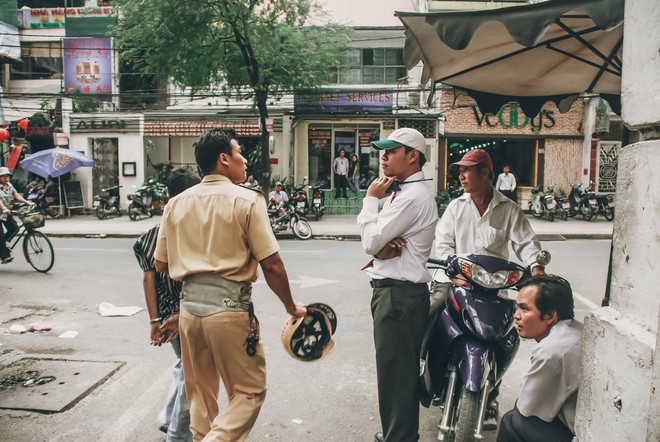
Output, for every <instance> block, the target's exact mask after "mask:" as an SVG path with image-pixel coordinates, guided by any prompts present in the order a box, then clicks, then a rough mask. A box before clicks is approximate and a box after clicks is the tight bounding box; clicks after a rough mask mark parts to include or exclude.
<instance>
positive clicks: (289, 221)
mask: <svg viewBox="0 0 660 442" xmlns="http://www.w3.org/2000/svg"><path fill="white" fill-rule="evenodd" d="M268 217H269V218H270V226H271V227H272V228H273V232H274V233H279V232H283V231H285V230H287V229H291V231H292V232H293V234H294V235H295V236H296V238H298V239H310V238H311V237H312V227H311V226H310V225H309V223H308V222H307V218H305V214H304V213H303V212H302V211H299V210H298V208H297V207H294V205H292V204H289V203H288V202H287V203H284V204H283V205H281V206H277V205H276V204H275V203H274V202H272V201H271V202H270V203H269V204H268Z"/></svg>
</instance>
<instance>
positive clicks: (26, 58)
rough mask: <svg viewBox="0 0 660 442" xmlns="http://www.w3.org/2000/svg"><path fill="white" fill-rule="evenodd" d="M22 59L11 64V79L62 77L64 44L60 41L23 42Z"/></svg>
mask: <svg viewBox="0 0 660 442" xmlns="http://www.w3.org/2000/svg"><path fill="white" fill-rule="evenodd" d="M21 59H22V60H21V61H20V62H17V63H13V64H12V65H11V70H10V74H9V79H10V80H50V79H60V78H62V46H61V43H60V42H59V41H57V42H48V41H40V42H30V43H26V42H22V43H21Z"/></svg>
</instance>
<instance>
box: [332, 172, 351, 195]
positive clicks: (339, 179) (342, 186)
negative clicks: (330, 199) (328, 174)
mask: <svg viewBox="0 0 660 442" xmlns="http://www.w3.org/2000/svg"><path fill="white" fill-rule="evenodd" d="M347 187H348V179H347V178H346V175H339V174H335V198H339V197H340V196H343V197H344V198H348V191H347V190H346V188H347Z"/></svg>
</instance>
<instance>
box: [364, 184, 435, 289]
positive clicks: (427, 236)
mask: <svg viewBox="0 0 660 442" xmlns="http://www.w3.org/2000/svg"><path fill="white" fill-rule="evenodd" d="M423 179H424V174H423V173H422V172H417V173H415V174H413V175H411V176H410V177H408V179H407V180H406V181H416V180H423ZM362 204H363V205H362V212H360V215H358V218H357V222H358V225H359V226H360V236H361V238H362V248H363V249H364V251H365V252H366V253H367V254H368V255H375V254H376V253H378V252H379V251H380V250H381V249H382V248H383V247H385V245H386V244H387V243H388V242H390V241H392V240H393V239H395V238H403V239H405V240H406V245H405V246H404V247H403V249H402V251H401V255H400V256H396V257H394V258H391V259H378V258H376V259H374V261H373V266H372V267H369V268H368V269H366V272H367V274H368V275H369V276H370V277H371V278H372V279H384V278H390V279H396V280H399V281H409V282H413V283H419V282H429V281H430V280H431V274H430V273H429V271H428V270H427V269H426V261H427V260H428V258H429V256H430V254H431V245H432V243H433V235H434V233H435V225H436V223H437V221H438V207H437V205H436V203H435V200H434V198H433V194H432V193H431V190H430V189H429V187H428V186H427V185H426V183H425V182H424V181H420V182H416V183H409V184H403V183H402V184H401V190H400V191H398V192H396V196H395V197H394V200H392V196H389V197H388V198H387V201H386V202H385V205H384V206H383V210H382V211H381V212H380V213H378V198H376V197H373V196H367V197H365V198H364V200H363V203H362Z"/></svg>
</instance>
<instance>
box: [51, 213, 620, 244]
mask: <svg viewBox="0 0 660 442" xmlns="http://www.w3.org/2000/svg"><path fill="white" fill-rule="evenodd" d="M356 218H357V215H353V214H351V215H346V214H341V215H325V216H323V218H321V220H320V221H314V220H313V219H312V220H309V224H310V225H311V226H312V232H313V236H314V238H317V239H323V238H343V239H352V240H356V239H359V238H360V230H359V229H358V226H357V222H356ZM527 219H529V222H530V224H531V225H532V228H533V229H534V231H535V232H536V234H537V235H538V237H539V239H540V240H542V241H563V240H565V239H611V238H612V227H613V223H612V222H609V221H605V219H603V218H602V217H598V218H596V220H594V221H583V220H582V219H581V218H569V219H568V220H567V221H562V220H555V221H554V222H550V221H547V220H545V219H537V218H534V217H532V216H531V215H528V216H527ZM159 222H160V216H154V217H153V218H143V219H141V220H138V221H131V220H130V219H129V218H128V216H126V215H124V216H121V217H118V218H109V219H105V220H99V219H98V218H96V216H94V215H87V216H84V215H75V216H72V217H71V218H61V219H50V218H47V219H46V225H45V226H44V227H42V228H41V229H40V230H41V231H42V232H43V233H45V234H46V235H49V236H54V237H82V238H85V237H97V238H98V237H101V238H105V237H110V238H136V237H138V236H139V235H140V234H142V233H143V232H145V231H146V230H148V229H149V228H151V227H152V226H154V225H155V224H157V223H159ZM277 236H278V238H292V237H293V235H292V233H291V232H290V231H289V232H284V233H282V234H278V235H277Z"/></svg>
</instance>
